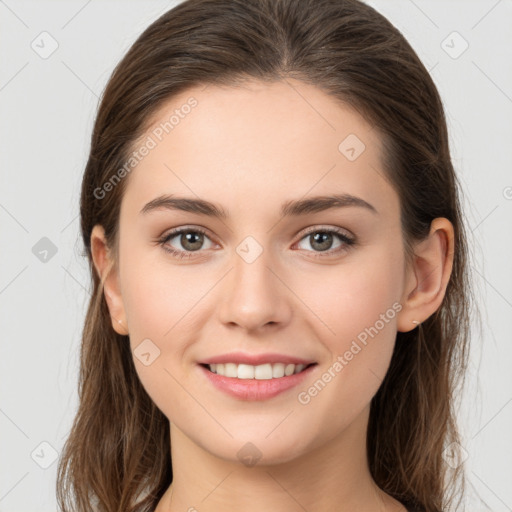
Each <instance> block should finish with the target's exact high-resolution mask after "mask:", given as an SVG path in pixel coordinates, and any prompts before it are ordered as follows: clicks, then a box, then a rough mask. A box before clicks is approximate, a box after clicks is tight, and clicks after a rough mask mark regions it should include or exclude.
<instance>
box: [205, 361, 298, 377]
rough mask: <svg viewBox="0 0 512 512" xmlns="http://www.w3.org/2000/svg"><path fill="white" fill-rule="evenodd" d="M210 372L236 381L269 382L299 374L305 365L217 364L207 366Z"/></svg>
mask: <svg viewBox="0 0 512 512" xmlns="http://www.w3.org/2000/svg"><path fill="white" fill-rule="evenodd" d="M208 367H209V368H210V371H211V372H213V373H216V374H217V375H222V376H224V377H235V378H238V379H257V380H270V379H279V378H281V377H284V376H287V377H288V376H290V375H293V374H295V373H300V372H301V371H302V370H304V368H305V367H306V365H304V364H284V363H274V364H270V363H266V364H260V365H258V366H252V365H250V364H235V363H225V364H222V363H218V364H210V365H208Z"/></svg>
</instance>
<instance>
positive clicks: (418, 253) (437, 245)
mask: <svg viewBox="0 0 512 512" xmlns="http://www.w3.org/2000/svg"><path fill="white" fill-rule="evenodd" d="M453 254H454V231H453V225H452V223H451V222H450V221H449V220H448V219H445V218H444V217H438V218H437V219H434V220H433V221H432V223H431V226H430V233H429V236H428V237H427V238H426V239H425V240H422V241H421V242H419V243H418V244H417V245H416V246H415V248H414V258H413V262H412V265H411V266H410V268H408V269H407V274H406V279H405V283H406V286H405V287H404V293H403V295H402V299H401V304H402V309H401V310H400V313H399V314H398V315H397V329H398V330H399V331H401V332H407V331H411V330H412V329H414V328H415V327H416V325H417V324H415V323H414V322H413V320H416V321H417V322H419V323H421V322H423V321H425V320H426V319H427V318H428V317H429V316H431V315H432V314H433V313H435V312H436V311H437V309H438V308H439V307H440V305H441V303H442V301H443V298H444V295H445V292H446V287H447V286H448V282H449V280H450V275H451V272H452V267H453Z"/></svg>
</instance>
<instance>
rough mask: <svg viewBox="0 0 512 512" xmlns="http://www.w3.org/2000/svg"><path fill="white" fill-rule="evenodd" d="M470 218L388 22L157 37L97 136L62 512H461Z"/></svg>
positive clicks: (320, 6) (233, 1) (204, 1)
mask: <svg viewBox="0 0 512 512" xmlns="http://www.w3.org/2000/svg"><path fill="white" fill-rule="evenodd" d="M459 194H460V191H459V185H458V182H457V179H456V176H455V173H454V169H453V166H452V163H451V159H450V152H449V147H448V137H447V128H446V122H445V118H444V113H443V107H442V103H441V100H440V97H439V94H438V92H437V90H436V87H435V85H434V83H433V81H432V79H431V78H430V76H429V74H428V72H427V71H426V70H425V68H424V66H423V65H422V63H421V62H420V60H419V59H418V57H417V56H416V54H415V53H414V51H413V50H412V48H411V47H410V45H409V44H408V43H407V42H406V41H405V39H404V38H403V36H402V35H401V34H400V33H399V32H398V30H397V29H396V28H394V27H393V26H392V25H391V24H390V23H389V22H388V21H387V20H386V19H385V18H384V17H383V16H381V15H380V14H379V13H377V12H376V11H375V10H374V9H372V8H371V7H369V6H367V5H365V4H363V3H361V2H359V1H356V0H277V1H276V0H249V1H247V0H243V1H242V0H216V1H212V0H187V1H185V2H183V3H181V4H179V5H178V6H177V7H175V8H173V9H171V10H170V11H168V12H167V13H165V14H164V15H163V16H162V17H161V18H159V19H158V20H157V21H156V22H154V23H153V24H152V25H151V26H150V27H149V28H148V29H147V30H146V31H145V32H144V33H143V34H142V35H141V36H140V37H139V39H138V40H137V41H136V42H135V43H134V44H133V46H132V47H131V48H130V50H129V51H128V53H127V54H126V56H125V57H124V58H123V59H122V61H121V62H120V63H119V64H118V66H117V67H116V69H115V71H114V73H113V75H112V77H111V78H110V81H109V83H108V84H107V87H106V90H105V92H104V95H103V98H102V101H101V105H100V107H99V111H98V114H97V118H96V123H95V126H94V131H93V135H92V141H91V151H90V155H89V160H88V163H87V168H86V170H85V174H84V178H83V186H82V195H81V228H82V237H83V241H84V245H85V248H86V253H87V257H88V259H89V263H90V269H91V277H92V283H93V293H92V298H91V302H90V305H89V309H88V312H87V317H86V322H85V327H84V332H83V342H82V354H81V372H80V406H79V410H78V414H77V417H76V419H75V422H74V425H73V428H72V431H71V434H70V437H69V439H68V440H67V443H66V446H65V451H64V453H63V455H62V458H61V461H60V466H59V475H58V482H57V491H58V498H59V503H60V506H61V508H62V509H63V510H66V511H71V510H77V511H85V510H91V508H93V509H94V510H101V511H134V512H135V511H140V512H142V511H154V510H156V511H157V512H162V511H171V512H174V511H177V510H189V511H192V510H200V511H218V510H235V509H237V510H244V511H252V510H273V511H292V510H308V511H319V512H322V511H332V510H337V511H345V510H346V511H354V510H357V511H368V512H370V511H371V512H374V511H375V512H376V511H386V512H387V511H404V510H410V511H412V510H424V511H427V512H433V511H440V510H445V509H447V507H448V506H451V505H452V502H453V500H454V496H455V490H456V487H457V484H460V486H461V487H462V488H463V483H464V479H463V471H462V468H463V466H462V464H461V462H462V460H461V455H460V451H461V448H460V445H459V433H458V430H457V426H456V422H455V416H454V408H453V406H454V399H455V394H454V391H455V388H456V385H457V383H458V382H459V381H460V380H461V378H463V376H464V370H465V367H466V361H467V350H468V347H467V334H468V332H469V306H470V297H471V291H470V288H469V286H468V282H469V278H468V266H467V263H466V259H467V247H466V235H465V227H464V223H463V217H462V210H461V202H460V199H459ZM447 450H448V452H449V457H448V456H447V453H448V452H447ZM73 501H74V503H73Z"/></svg>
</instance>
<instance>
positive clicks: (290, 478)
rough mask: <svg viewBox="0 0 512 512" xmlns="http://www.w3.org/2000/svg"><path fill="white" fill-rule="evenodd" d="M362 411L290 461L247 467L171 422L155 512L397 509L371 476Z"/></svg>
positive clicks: (365, 415)
mask: <svg viewBox="0 0 512 512" xmlns="http://www.w3.org/2000/svg"><path fill="white" fill-rule="evenodd" d="M368 414H369V408H367V409H365V410H364V411H363V412H362V413H361V415H360V416H359V417H358V418H357V419H356V420H355V421H354V422H353V423H352V424H351V425H349V426H348V427H347V428H346V429H345V430H344V431H343V432H341V433H340V434H339V435H338V436H337V437H335V438H333V439H332V440H330V441H329V442H327V443H325V444H323V445H321V446H317V447H314V448H312V449H311V450H310V451H308V452H307V453H304V454H303V455H301V456H299V457H297V458H294V459H293V460H291V461H288V462H283V463H278V464H274V465H260V464H256V465H254V466H251V467H249V466H245V465H243V464H242V463H241V462H240V461H233V460H225V459H221V458H219V457H217V456H215V455H214V454H212V453H210V452H207V451H205V450H204V449H203V448H202V447H201V446H198V445H197V444H196V443H194V442H193V441H192V440H191V439H190V438H188V437H187V436H186V435H185V434H184V433H183V432H182V431H181V430H180V429H178V428H177V427H176V426H175V425H174V424H173V423H171V428H170V432H171V434H170V435H171V457H172V466H173V483H172V485H171V486H170V487H169V489H168V490H167V492H166V493H165V495H164V497H163V498H162V500H161V502H160V503H159V506H158V507H157V509H156V512H176V511H178V510H187V511H189V510H190V511H191V512H193V511H198V510H200V511H201V512H203V511H204V512H220V511H225V510H244V511H245V512H257V511H258V512H259V511H261V510H272V511H275V512H289V511H290V510H297V511H303V510H315V511H319V512H331V511H336V512H345V511H346V512H348V511H353V510H359V511H364V512H390V511H394V512H403V511H405V508H404V507H403V506H402V505H401V504H400V503H399V502H398V501H396V500H394V499H393V498H391V496H389V495H387V494H386V493H384V492H383V491H382V490H381V489H379V488H378V486H377V485H376V484H375V482H374V481H373V479H372V477H371V474H370V471H369V468H368V463H367V457H366V427H367V424H368Z"/></svg>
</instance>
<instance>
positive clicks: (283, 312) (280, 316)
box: [218, 251, 293, 332]
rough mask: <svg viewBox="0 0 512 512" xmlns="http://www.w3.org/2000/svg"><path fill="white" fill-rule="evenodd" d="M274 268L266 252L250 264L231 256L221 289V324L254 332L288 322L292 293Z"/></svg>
mask: <svg viewBox="0 0 512 512" xmlns="http://www.w3.org/2000/svg"><path fill="white" fill-rule="evenodd" d="M273 267H276V266H275V265H272V262H271V261H270V258H269V257H268V256H267V252H266V251H263V252H262V253H261V254H260V255H259V256H258V257H257V258H256V259H255V260H254V261H252V262H250V260H246V259H244V258H243V257H241V256H240V255H239V254H234V255H233V268H232V270H231V272H229V274H228V276H226V278H225V279H224V280H223V286H222V288H221V290H220V303H219V308H218V313H219V316H220V320H221V321H222V323H223V324H224V325H226V326H230V327H233V326H238V327H240V328H242V329H243V330H244V331H246V332H257V331H261V330H265V329H268V328H269V327H270V326H272V325H273V326H274V329H276V328H282V327H283V326H284V325H286V324H287V323H289V321H290V318H291V315H292V305H291V303H290V301H291V300H292V297H293V294H292V293H291V292H290V290H289V288H288V287H287V286H286V283H285V279H283V277H282V276H280V275H279V274H280V273H281V272H280V271H276V270H275V269H274V268H273Z"/></svg>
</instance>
